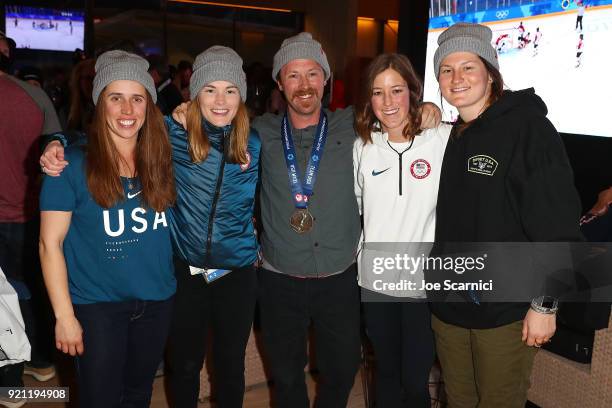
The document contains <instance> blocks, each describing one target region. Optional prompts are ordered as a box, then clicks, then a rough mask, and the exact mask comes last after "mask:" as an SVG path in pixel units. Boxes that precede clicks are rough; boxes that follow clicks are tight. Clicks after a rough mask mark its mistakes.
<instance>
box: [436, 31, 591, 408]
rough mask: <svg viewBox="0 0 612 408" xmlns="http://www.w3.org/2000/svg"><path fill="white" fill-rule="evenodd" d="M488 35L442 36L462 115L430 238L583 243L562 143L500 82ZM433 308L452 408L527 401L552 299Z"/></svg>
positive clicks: (444, 83) (445, 85) (445, 68)
mask: <svg viewBox="0 0 612 408" xmlns="http://www.w3.org/2000/svg"><path fill="white" fill-rule="evenodd" d="M491 37H492V33H491V30H490V29H489V28H488V27H486V26H482V25H478V24H465V23H458V24H455V25H454V26H452V27H450V28H449V29H447V30H446V31H445V32H444V33H442V34H441V35H440V37H439V39H438V44H439V48H438V50H437V51H436V54H435V57H434V69H435V73H436V76H437V78H438V82H439V85H440V91H441V93H442V96H443V97H444V99H445V100H446V101H447V102H449V103H450V104H451V105H452V106H454V107H455V108H457V110H458V111H459V119H458V120H457V122H456V123H455V125H454V127H453V131H452V133H451V138H450V140H449V142H448V145H447V148H446V152H445V155H444V160H443V164H442V174H441V177H440V188H439V193H438V207H437V211H436V214H437V225H436V243H437V245H439V244H440V245H444V243H449V242H481V243H485V242H489V243H490V242H508V243H511V242H517V243H518V242H551V241H561V242H563V241H580V240H582V237H581V235H580V231H579V225H578V219H579V215H580V204H579V198H578V195H577V193H576V191H575V188H574V186H573V176H572V171H571V168H570V165H569V162H568V159H567V156H566V153H565V150H564V148H563V144H562V141H561V139H560V137H559V135H558V133H557V132H556V130H555V128H554V127H553V125H552V124H551V123H550V122H549V121H548V119H546V113H547V110H546V106H545V105H544V103H543V102H542V100H541V99H540V98H539V97H538V96H537V95H535V93H534V91H533V89H527V90H522V91H517V92H511V91H507V90H504V89H503V79H502V76H501V74H500V72H499V65H498V61H497V55H496V52H495V49H494V48H493V46H492V45H491ZM468 299H469V297H468ZM553 303H554V302H553ZM431 306H432V312H433V315H434V316H433V318H432V327H433V329H434V332H435V335H436V347H437V351H438V356H439V359H440V363H441V365H442V372H443V376H444V382H445V387H446V391H447V394H448V399H449V405H450V406H451V407H476V406H478V407H493V406H495V407H517V408H518V407H523V406H524V405H525V401H526V399H527V390H528V388H529V378H530V375H531V368H532V365H533V358H534V356H535V353H536V351H537V348H538V347H540V346H541V345H542V344H543V343H546V342H548V341H550V339H551V337H552V336H553V335H554V333H555V327H556V326H555V312H556V306H555V305H554V304H542V303H541V302H540V303H538V301H537V300H534V302H532V306H531V307H530V306H529V303H487V302H479V301H478V300H477V299H475V298H474V297H472V299H471V300H468V301H466V302H462V303H449V302H438V303H432V304H431Z"/></svg>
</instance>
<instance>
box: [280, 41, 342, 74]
mask: <svg viewBox="0 0 612 408" xmlns="http://www.w3.org/2000/svg"><path fill="white" fill-rule="evenodd" d="M296 59H309V60H315V61H316V62H317V63H318V64H319V65H320V66H321V68H323V72H325V80H326V81H327V80H328V79H329V76H330V73H331V71H330V70H329V62H327V56H326V55H325V51H323V47H321V44H320V43H319V42H318V41H315V40H313V39H312V35H311V34H310V33H299V34H298V35H295V36H293V37H289V38H287V39H286V40H285V41H283V43H282V44H281V47H280V48H279V50H278V51H277V52H276V54H275V55H274V66H273V68H272V79H274V80H275V81H276V80H277V77H278V73H279V72H280V70H281V68H282V67H284V66H285V65H286V64H288V63H289V62H291V61H293V60H296Z"/></svg>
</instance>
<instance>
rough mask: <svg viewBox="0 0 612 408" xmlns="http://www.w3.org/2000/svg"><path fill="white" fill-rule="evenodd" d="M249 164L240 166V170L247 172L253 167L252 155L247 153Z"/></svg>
mask: <svg viewBox="0 0 612 408" xmlns="http://www.w3.org/2000/svg"><path fill="white" fill-rule="evenodd" d="M246 158H247V162H246V163H244V164H241V165H240V170H242V171H245V170H246V169H248V168H249V166H250V165H251V153H249V152H246Z"/></svg>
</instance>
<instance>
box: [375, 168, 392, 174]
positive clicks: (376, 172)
mask: <svg viewBox="0 0 612 408" xmlns="http://www.w3.org/2000/svg"><path fill="white" fill-rule="evenodd" d="M390 168H391V167H387V168H386V169H384V170H381V171H376V170H372V175H373V176H378V175H379V174H383V173H384V172H385V171H387V170H389V169H390Z"/></svg>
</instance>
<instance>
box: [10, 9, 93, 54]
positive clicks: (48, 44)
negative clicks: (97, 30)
mask: <svg viewBox="0 0 612 408" xmlns="http://www.w3.org/2000/svg"><path fill="white" fill-rule="evenodd" d="M5 17H6V21H5V23H6V25H5V27H6V35H7V36H9V37H11V38H12V39H13V40H15V42H16V43H17V48H31V49H33V50H52V51H74V50H75V49H76V48H81V49H83V39H84V33H85V18H84V13H83V12H82V11H74V10H57V9H48V8H39V7H25V6H6V8H5Z"/></svg>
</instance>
